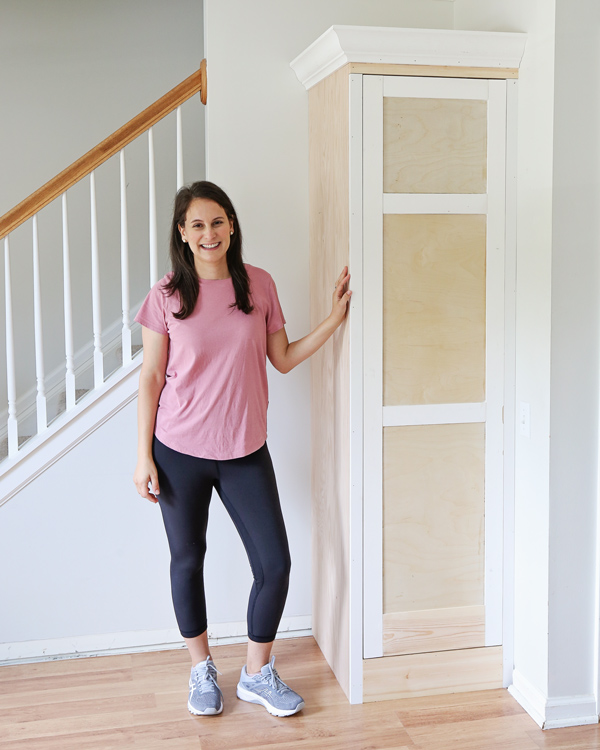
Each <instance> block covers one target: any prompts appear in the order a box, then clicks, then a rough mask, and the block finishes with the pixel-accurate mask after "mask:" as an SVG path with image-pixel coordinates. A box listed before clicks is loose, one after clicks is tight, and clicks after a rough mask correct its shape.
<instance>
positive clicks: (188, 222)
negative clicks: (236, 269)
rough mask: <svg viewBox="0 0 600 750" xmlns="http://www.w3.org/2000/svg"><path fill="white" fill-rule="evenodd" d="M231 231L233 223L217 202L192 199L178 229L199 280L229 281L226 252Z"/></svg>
mask: <svg viewBox="0 0 600 750" xmlns="http://www.w3.org/2000/svg"><path fill="white" fill-rule="evenodd" d="M233 230H234V226H233V222H232V221H231V220H230V219H229V217H228V216H227V214H226V213H225V210H224V208H223V207H222V206H220V205H219V204H218V203H215V202H214V201H211V200H206V199H205V198H195V199H194V200H193V201H192V202H191V203H190V205H189V208H188V210H187V213H186V215H185V224H184V225H183V226H180V227H179V231H180V232H181V237H182V239H183V241H184V242H187V243H188V245H189V246H190V250H191V251H192V253H193V254H194V265H195V267H196V271H197V273H198V276H199V277H200V278H201V279H202V278H205V279H226V278H229V276H230V274H229V269H228V268H227V250H228V248H229V238H230V236H231V232H232V231H233Z"/></svg>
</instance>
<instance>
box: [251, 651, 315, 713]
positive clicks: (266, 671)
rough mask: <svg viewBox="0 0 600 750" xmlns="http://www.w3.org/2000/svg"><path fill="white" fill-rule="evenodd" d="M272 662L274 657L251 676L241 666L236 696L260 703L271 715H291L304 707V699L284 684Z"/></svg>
mask: <svg viewBox="0 0 600 750" xmlns="http://www.w3.org/2000/svg"><path fill="white" fill-rule="evenodd" d="M274 664H275V657H273V658H272V659H271V661H270V663H269V664H265V666H264V667H263V668H262V669H261V670H260V674H257V675H252V676H250V675H248V673H247V672H246V667H242V674H241V676H240V681H239V682H238V686H237V697H238V698H241V700H243V701H248V703H260V704H261V705H263V706H264V707H265V708H266V709H267V711H268V712H269V713H270V714H273V716H291V715H292V714H295V713H298V711H300V710H301V709H303V708H304V701H303V700H302V698H301V697H300V696H299V695H298V693H295V692H294V691H293V690H292V689H291V688H289V687H288V686H287V685H286V684H285V682H284V681H283V680H282V679H281V677H280V676H279V675H278V674H277V670H276V669H275V667H274V666H273V665H274Z"/></svg>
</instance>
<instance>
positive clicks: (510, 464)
mask: <svg viewBox="0 0 600 750" xmlns="http://www.w3.org/2000/svg"><path fill="white" fill-rule="evenodd" d="M517 92H518V81H516V80H511V81H507V82H506V256H505V282H504V289H505V318H504V321H505V323H504V325H505V329H504V342H505V355H504V357H505V359H504V368H505V369H504V372H505V376H504V562H503V569H504V579H503V608H502V609H503V628H502V631H503V632H502V660H503V672H504V674H503V683H504V687H508V686H509V685H511V684H512V682H513V666H514V594H515V428H516V425H515V414H516V390H515V389H516V319H517V318H516V298H517V138H518V134H517Z"/></svg>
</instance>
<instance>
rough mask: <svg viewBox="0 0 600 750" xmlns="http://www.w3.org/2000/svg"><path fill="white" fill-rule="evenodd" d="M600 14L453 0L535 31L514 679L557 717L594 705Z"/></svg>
mask: <svg viewBox="0 0 600 750" xmlns="http://www.w3.org/2000/svg"><path fill="white" fill-rule="evenodd" d="M598 21H599V11H598V7H597V4H596V3H595V2H593V1H592V0H590V1H589V2H584V1H583V0H582V2H576V3H573V2H571V0H556V2H554V0H456V2H455V27H456V28H466V29H481V30H490V31H492V30H493V31H524V32H527V33H528V35H529V38H528V42H527V48H526V53H525V57H524V60H523V65H522V67H521V72H520V79H519V108H518V109H519V139H518V141H519V142H518V146H519V167H518V268H517V372H516V389H517V390H516V401H517V406H518V404H519V402H527V403H530V405H531V437H525V436H523V435H521V434H520V433H519V432H518V431H517V436H516V486H515V491H516V493H515V494H516V518H515V522H516V539H515V544H516V559H515V569H516V582H515V654H514V659H515V675H514V676H515V687H516V688H517V693H518V695H519V698H520V699H521V700H522V701H524V704H527V707H528V709H533V711H534V713H535V712H537V718H538V720H541V721H544V720H545V721H546V725H547V726H553V725H558V724H561V723H563V724H564V723H565V722H566V723H569V722H572V723H580V722H581V721H583V720H593V719H594V714H595V713H596V711H595V709H594V705H593V704H594V696H593V693H594V661H595V660H596V655H595V643H594V641H595V633H594V630H595V624H594V612H595V600H596V594H597V592H596V585H597V584H596V512H597V473H598V460H597V455H598V435H597V433H598V427H597V424H598V388H599V385H600V383H599V377H598V357H599V354H600V352H599V342H600V339H599V337H598V328H599V326H598V317H599V309H598V299H599V293H600V289H599V285H600V278H599V276H598V270H599V269H598V250H599V247H598V245H599V242H598V240H599V237H598V233H599V230H598V225H597V224H598V222H597V205H598V198H599V195H598V192H599V182H600V171H599V169H600V164H599V161H598V143H597V133H598V124H599V123H598V108H599V96H600V93H599V92H600V89H599V88H598V54H599V53H598V45H597V36H598ZM584 70H585V71H587V74H586V75H585V76H584V75H582V71H584ZM517 693H515V694H517Z"/></svg>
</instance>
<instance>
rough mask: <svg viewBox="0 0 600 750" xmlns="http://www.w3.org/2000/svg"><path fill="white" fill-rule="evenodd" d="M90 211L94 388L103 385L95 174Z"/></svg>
mask: <svg viewBox="0 0 600 750" xmlns="http://www.w3.org/2000/svg"><path fill="white" fill-rule="evenodd" d="M90 210H91V219H92V221H91V234H92V329H93V333H94V388H100V386H101V385H102V384H103V383H104V363H103V357H102V313H101V303H100V257H99V248H98V211H97V208H96V174H95V172H91V173H90Z"/></svg>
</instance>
